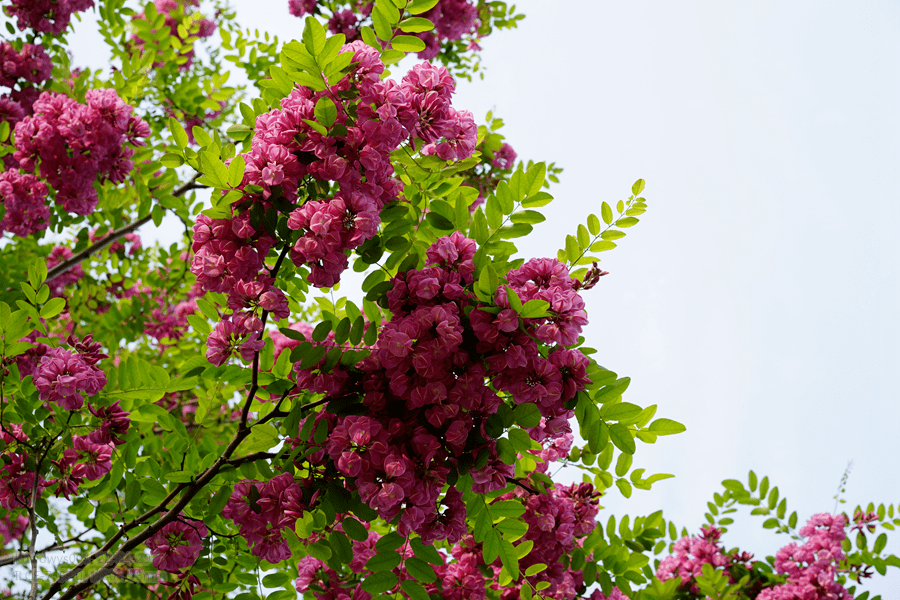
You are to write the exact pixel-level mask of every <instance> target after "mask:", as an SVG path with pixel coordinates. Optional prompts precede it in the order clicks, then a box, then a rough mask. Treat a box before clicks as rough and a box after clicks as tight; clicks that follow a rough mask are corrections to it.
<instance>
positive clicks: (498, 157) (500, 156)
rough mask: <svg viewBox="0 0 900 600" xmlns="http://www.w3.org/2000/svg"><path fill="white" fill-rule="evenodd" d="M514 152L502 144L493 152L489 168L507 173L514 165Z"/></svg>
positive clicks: (511, 148)
mask: <svg viewBox="0 0 900 600" xmlns="http://www.w3.org/2000/svg"><path fill="white" fill-rule="evenodd" d="M517 156H518V155H517V154H516V151H515V150H513V147H512V146H510V145H509V144H503V145H502V146H500V149H499V150H497V151H496V152H494V158H493V159H491V166H492V167H493V168H495V169H499V170H501V171H509V170H510V169H512V167H513V165H514V164H515V163H516V157H517Z"/></svg>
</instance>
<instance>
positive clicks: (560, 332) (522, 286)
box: [469, 258, 589, 437]
mask: <svg viewBox="0 0 900 600" xmlns="http://www.w3.org/2000/svg"><path fill="white" fill-rule="evenodd" d="M506 277H507V279H508V281H509V288H510V289H511V290H512V291H514V292H516V294H517V295H518V297H519V299H520V300H521V301H522V303H523V304H524V303H526V302H527V301H529V300H543V301H546V302H547V303H549V311H550V313H549V314H550V316H548V317H541V318H535V319H523V321H524V328H523V327H520V326H519V318H518V316H517V314H516V312H515V311H514V310H513V309H512V308H510V305H509V300H508V297H507V293H506V289H505V287H501V288H500V289H499V290H498V292H497V296H496V302H497V304H498V305H499V306H500V307H501V309H502V310H500V312H498V313H497V314H494V313H493V312H489V311H487V310H480V309H477V310H474V311H472V314H471V315H470V316H469V318H470V319H471V322H472V329H473V330H474V332H475V335H476V337H477V338H478V344H477V346H476V349H477V350H478V351H479V352H480V353H482V354H484V355H486V356H487V363H488V366H489V368H490V370H491V373H492V382H493V384H494V387H495V388H497V389H499V390H503V391H505V392H507V393H509V394H510V395H511V396H512V397H513V399H514V400H515V402H516V403H517V404H521V403H522V402H533V403H536V404H538V406H539V407H540V409H541V414H542V416H543V417H544V418H545V419H546V421H545V422H544V424H543V425H542V432H543V434H544V435H546V436H550V437H556V436H558V435H561V434H562V433H565V432H566V431H568V421H569V419H570V418H571V417H572V411H570V410H568V409H566V408H565V403H566V402H567V401H568V400H570V399H571V398H574V397H575V393H576V392H577V391H578V390H579V389H583V387H584V386H585V385H586V384H587V383H589V380H588V377H587V367H588V359H587V357H586V356H584V354H582V353H581V352H580V351H578V350H570V349H567V348H565V347H563V346H567V345H571V344H574V343H576V342H577V341H578V336H579V334H580V333H581V329H582V327H583V326H584V325H586V324H587V313H586V312H585V311H584V301H583V300H582V298H581V296H579V294H578V291H577V289H576V288H575V283H576V280H575V279H573V278H571V277H570V276H569V271H568V269H567V268H566V266H565V265H564V264H562V263H560V262H559V261H557V260H556V259H552V258H535V259H531V260H529V261H528V262H526V263H525V264H524V265H522V266H521V267H520V268H518V269H514V270H512V271H510V272H509V273H508V274H507V276H506ZM538 342H542V343H544V344H555V345H556V349H555V350H554V351H553V352H552V353H550V354H549V356H547V357H546V358H545V357H544V356H543V355H542V354H541V353H540V352H539V351H538Z"/></svg>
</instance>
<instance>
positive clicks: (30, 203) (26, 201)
mask: <svg viewBox="0 0 900 600" xmlns="http://www.w3.org/2000/svg"><path fill="white" fill-rule="evenodd" d="M0 203H2V204H3V208H4V209H5V214H4V215H3V220H2V221H0V234H2V233H3V232H4V231H9V232H12V233H14V234H15V235H18V236H21V237H26V236H29V235H31V234H32V233H35V232H38V231H43V230H45V229H47V226H48V225H49V224H50V209H49V208H48V207H47V186H46V184H44V182H43V181H41V180H40V178H38V176H37V175H32V174H31V173H20V172H19V171H4V172H2V173H0Z"/></svg>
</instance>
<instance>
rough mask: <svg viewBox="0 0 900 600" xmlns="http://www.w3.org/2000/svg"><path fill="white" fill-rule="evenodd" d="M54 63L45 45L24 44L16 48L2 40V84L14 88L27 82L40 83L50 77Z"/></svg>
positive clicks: (0, 68) (0, 63)
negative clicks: (23, 81)
mask: <svg viewBox="0 0 900 600" xmlns="http://www.w3.org/2000/svg"><path fill="white" fill-rule="evenodd" d="M52 71H53V64H52V63H51V62H50V56H48V55H47V52H46V51H45V50H44V47H43V46H40V45H37V44H23V45H22V49H21V50H16V49H15V47H14V46H13V45H12V44H10V43H9V42H0V86H2V87H8V88H12V87H15V86H16V84H18V83H20V82H19V80H20V79H24V80H25V81H26V82H28V83H31V84H34V85H40V84H42V83H44V82H45V81H47V80H48V79H50V73H51V72H52Z"/></svg>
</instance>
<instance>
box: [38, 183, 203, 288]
mask: <svg viewBox="0 0 900 600" xmlns="http://www.w3.org/2000/svg"><path fill="white" fill-rule="evenodd" d="M199 177H200V173H197V174H196V175H194V177H193V178H191V180H190V181H188V182H187V183H185V184H184V185H182V186H181V187H180V188H178V189H177V190H175V191H174V192H172V195H173V196H181V195H183V194H184V193H185V192H188V191H190V190H196V189H200V188H205V187H206V186H205V185H198V184H197V183H196V181H197V178H199ZM152 218H153V214H152V213H151V214H148V215H146V216H144V217H141V218H140V219H138V220H137V221H135V222H134V223H129V224H128V225H125V226H123V227H120V228H119V229H116V230H115V231H113V232H112V233H110V234H109V235H107V236H105V237H104V238H102V239H101V240H100V241H98V242H95V243H94V244H92V245H90V246H88V247H87V248H85V249H84V250H82V251H81V252H79V253H78V254H76V255H74V256H73V257H72V258H70V259H68V260H66V261H63V262H61V263H59V264H58V265H56V266H55V267H53V268H52V269H50V270H49V271H48V272H47V281H50V280H51V279H55V278H57V277H59V276H60V275H62V274H63V273H65V272H66V271H68V270H69V269H71V268H72V267H74V266H75V265H77V264H79V263H81V262H83V261H84V260H86V259H87V258H88V257H89V256H91V255H93V254H96V253H97V252H99V251H100V250H102V249H103V248H105V247H106V246H107V245H109V244H111V243H112V242H114V241H116V240H117V239H119V238H120V237H123V236H125V235H127V234H129V233H131V232H132V231H134V230H135V229H138V228H140V227H141V226H142V225H145V224H146V223H147V222H149V221H150V219H152Z"/></svg>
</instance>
